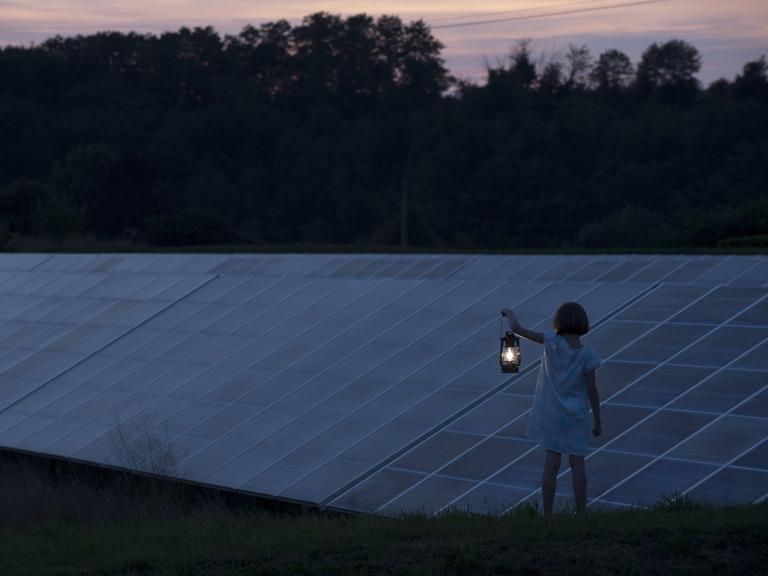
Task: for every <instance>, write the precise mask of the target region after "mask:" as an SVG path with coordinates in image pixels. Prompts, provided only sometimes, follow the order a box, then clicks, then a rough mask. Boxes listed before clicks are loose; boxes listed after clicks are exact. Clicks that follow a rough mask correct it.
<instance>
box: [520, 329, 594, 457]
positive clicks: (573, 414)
mask: <svg viewBox="0 0 768 576" xmlns="http://www.w3.org/2000/svg"><path fill="white" fill-rule="evenodd" d="M599 365H600V358H599V357H598V355H597V352H595V350H594V349H592V348H590V347H588V346H579V347H577V348H572V347H571V345H570V344H569V343H568V340H567V339H566V338H565V337H564V336H562V335H558V334H555V333H553V332H545V333H544V350H543V355H542V359H541V369H540V370H539V378H538V381H537V383H536V391H535V392H534V398H533V406H532V407H531V415H530V418H529V421H528V429H527V431H526V434H527V436H528V437H530V438H532V439H533V440H536V441H537V442H540V443H541V444H542V445H543V446H545V447H546V448H549V449H550V450H554V451H556V452H560V453H567V454H579V455H584V454H587V451H588V450H587V438H588V437H589V422H588V418H587V416H588V414H589V401H588V396H587V381H586V373H587V372H589V371H590V370H594V369H595V368H597V367H598V366H599Z"/></svg>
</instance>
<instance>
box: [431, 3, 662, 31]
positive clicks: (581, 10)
mask: <svg viewBox="0 0 768 576" xmlns="http://www.w3.org/2000/svg"><path fill="white" fill-rule="evenodd" d="M670 1H671V0H641V1H639V2H624V3H622V4H612V5H610V6H594V7H592V8H577V9H572V10H560V11H559V12H546V13H542V14H529V15H527V16H514V17H510V18H495V19H492V20H478V21H477V22H459V23H457V24H444V25H442V26H431V27H430V28H431V29H432V30H444V29H446V28H462V27H466V26H480V25H484V24H496V23H499V22H512V21H516V20H533V19H536V18H548V17H550V16H566V15H569V14H581V13H584V12H596V11H599V10H612V9H615V8H628V7H631V6H642V5H644V4H659V3H661V2H670Z"/></svg>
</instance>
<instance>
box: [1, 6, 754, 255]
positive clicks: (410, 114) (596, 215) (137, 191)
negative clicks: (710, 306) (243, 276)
mask: <svg viewBox="0 0 768 576" xmlns="http://www.w3.org/2000/svg"><path fill="white" fill-rule="evenodd" d="M442 48H443V45H442V44H441V43H440V42H439V41H438V40H437V39H436V38H435V37H434V36H433V35H432V33H431V31H430V29H429V27H428V26H427V25H426V24H425V23H424V22H423V21H415V22H410V23H408V24H405V23H403V22H402V21H401V19H400V18H398V17H396V16H382V17H379V18H373V17H371V16H368V15H365V14H360V15H355V16H350V17H346V18H344V17H341V16H338V15H333V14H329V13H326V12H319V13H315V14H312V15H309V16H307V17H305V18H304V19H303V21H302V22H301V23H300V24H299V25H291V24H289V23H288V22H287V21H284V20H280V21H276V22H271V23H266V24H263V25H260V26H258V27H254V26H246V27H245V28H243V30H242V31H241V32H240V33H239V34H236V35H224V36H222V35H220V34H218V33H217V32H216V31H215V30H214V29H213V28H211V27H201V28H194V29H189V28H181V29H179V30H178V31H176V32H167V33H163V34H160V35H152V34H138V33H133V32H131V33H119V32H102V33H97V34H93V35H88V36H74V37H60V36H56V37H53V38H50V39H48V40H46V41H44V42H42V43H41V44H39V45H31V46H6V47H4V48H2V49H0V127H1V128H2V129H1V130H0V244H5V245H7V246H13V245H14V242H17V243H18V241H19V239H24V238H33V237H43V238H50V239H53V240H61V239H64V238H69V237H84V236H87V237H94V238H97V239H105V240H108V239H131V240H135V241H136V242H138V243H147V244H152V245H167V246H171V245H194V244H227V243H238V244H242V243H254V244H290V243H303V244H356V245H366V244H369V245H370V244H377V245H386V244H391V245H396V244H398V243H399V242H400V234H401V213H402V212H403V210H402V209H401V208H402V206H401V201H402V200H403V199H404V198H407V204H406V206H405V208H406V209H405V211H404V212H406V213H407V232H408V237H409V240H410V242H411V244H413V245H416V246H422V247H433V248H477V249H507V248H526V247H554V248H563V247H596V248H601V247H613V248H616V247H619V248H628V249H630V248H635V247H649V248H653V247H694V246H701V247H713V246H725V247H730V246H741V245H745V246H755V245H763V246H764V245H767V244H768V236H767V235H766V231H768V196H766V194H765V191H766V190H768V162H766V158H768V64H767V63H766V59H765V57H761V58H759V59H757V60H754V61H751V62H747V63H746V64H744V67H743V69H742V70H741V71H740V73H739V74H738V75H737V76H736V77H735V79H734V80H732V81H730V80H726V79H721V80H717V81H715V82H713V83H711V84H710V85H709V86H706V87H704V86H702V84H701V83H700V81H699V80H698V79H697V78H696V74H697V73H698V72H699V70H700V67H701V56H700V54H699V52H698V50H697V49H696V48H695V47H694V46H692V45H691V44H689V43H688V42H686V41H684V40H681V39H674V40H670V41H667V42H664V43H654V44H652V45H650V46H649V47H648V48H647V49H646V50H645V51H644V52H643V53H642V56H641V58H640V60H639V61H638V62H632V60H631V59H630V58H629V57H628V56H627V55H626V54H624V53H623V52H621V51H619V50H607V51H605V52H603V53H601V54H599V55H592V54H591V53H590V51H589V49H588V48H587V47H586V46H570V48H569V49H568V50H566V51H565V52H564V53H562V54H536V53H534V52H533V51H532V50H531V47H530V42H528V41H519V42H517V43H515V44H514V45H513V46H511V49H510V53H509V56H508V58H507V59H506V60H505V61H503V62H498V63H497V64H495V65H490V64H487V65H486V70H485V72H486V78H485V81H484V82H483V83H473V82H471V81H468V80H466V79H461V78H456V77H454V76H452V75H451V74H450V73H449V71H448V70H447V68H446V67H445V62H444V60H443V58H442V57H441V50H442Z"/></svg>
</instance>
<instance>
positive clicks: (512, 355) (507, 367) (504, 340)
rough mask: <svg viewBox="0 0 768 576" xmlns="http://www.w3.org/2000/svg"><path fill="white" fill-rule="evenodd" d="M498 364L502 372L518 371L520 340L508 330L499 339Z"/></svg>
mask: <svg viewBox="0 0 768 576" xmlns="http://www.w3.org/2000/svg"><path fill="white" fill-rule="evenodd" d="M499 364H500V365H501V371H502V372H519V371H520V338H518V337H517V336H515V333H514V332H510V331H509V330H507V333H506V334H504V336H502V337H501V346H500V351H499Z"/></svg>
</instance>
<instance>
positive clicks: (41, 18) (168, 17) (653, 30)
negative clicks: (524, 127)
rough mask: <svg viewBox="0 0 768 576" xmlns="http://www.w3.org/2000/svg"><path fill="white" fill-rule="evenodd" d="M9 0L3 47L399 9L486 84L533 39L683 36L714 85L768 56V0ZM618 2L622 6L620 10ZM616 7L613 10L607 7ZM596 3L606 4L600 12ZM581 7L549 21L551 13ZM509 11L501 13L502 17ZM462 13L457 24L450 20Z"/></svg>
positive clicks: (1, 13) (544, 53)
mask: <svg viewBox="0 0 768 576" xmlns="http://www.w3.org/2000/svg"><path fill="white" fill-rule="evenodd" d="M632 2H633V0H513V1H503V0H491V1H489V2H487V3H482V4H481V3H478V2H471V1H469V0H392V1H388V2H381V1H369V2H365V1H363V2H352V1H349V0H324V1H314V0H301V1H291V0H0V45H8V44H22V45H29V44H30V43H37V42H41V41H42V40H44V39H45V38H48V37H50V36H53V35H56V34H60V35H63V36H69V35H75V34H89V33H93V32H97V31H101V30H120V31H126V32H127V31H130V30H133V31H137V32H152V33H160V32H163V31H167V30H177V29H178V28H180V27H181V26H189V27H192V26H206V25H211V26H213V27H214V28H216V30H217V31H219V32H220V33H222V34H233V33H237V32H238V31H239V30H241V29H242V27H243V26H245V25H246V24H249V23H250V24H254V25H258V24H261V23H264V22H269V21H274V20H278V19H282V18H284V19H287V20H289V21H291V22H292V23H297V24H298V23H299V22H300V21H301V18H302V17H303V16H306V15H307V14H311V13H314V12H319V11H326V12H332V13H335V14H341V15H344V16H348V15H352V14H360V13H367V14H370V15H372V16H379V15H382V14H391V15H398V16H400V17H401V18H402V19H403V20H404V21H405V22H410V21H412V20H416V19H423V20H425V21H426V22H427V23H428V24H430V25H431V26H432V30H433V34H434V35H435V36H436V37H437V38H438V39H439V40H440V41H441V42H442V43H443V44H444V46H445V47H444V48H443V51H442V55H443V57H444V58H445V61H446V65H447V67H448V68H449V70H450V71H451V73H452V74H454V75H456V76H458V77H460V78H464V79H467V80H471V81H474V82H482V81H483V79H484V77H485V73H484V70H485V64H486V63H490V64H491V65H496V64H497V63H498V62H500V61H503V60H504V59H505V58H506V56H507V55H508V54H509V52H510V50H511V49H512V47H513V46H514V45H515V44H516V43H517V42H518V41H519V40H521V39H525V38H528V39H531V41H532V44H531V46H532V49H533V50H534V52H535V53H536V54H537V55H538V56H539V57H540V58H541V59H549V58H553V57H557V56H558V55H561V56H562V55H563V54H564V53H565V52H566V51H567V50H568V47H569V45H571V44H574V45H583V44H586V45H587V46H588V47H589V48H590V51H591V53H592V54H593V56H594V57H596V56H598V55H599V54H600V53H601V52H602V51H604V50H607V49H610V48H616V49H619V50H622V51H624V52H626V53H627V54H628V55H629V56H630V57H631V58H632V60H633V61H635V62H637V61H638V60H639V58H640V55H641V54H642V52H643V50H644V49H645V48H647V47H648V46H649V45H650V44H651V43H653V42H665V41H667V40H669V39H672V38H682V39H684V40H686V41H688V42H690V43H692V44H693V45H694V46H696V47H697V48H698V49H699V51H700V53H701V56H702V69H701V72H700V73H699V75H698V77H699V79H700V80H701V81H702V82H703V83H704V84H705V85H706V84H708V83H709V82H711V81H713V80H716V79H717V78H722V77H724V78H728V79H733V77H734V76H735V75H736V74H737V73H739V72H740V71H741V68H742V66H743V65H744V63H745V62H747V61H750V60H755V59H757V58H759V57H760V56H761V55H764V54H765V55H768V0H731V1H730V2H723V1H722V0H660V1H658V2H655V3H645V4H636V5H624V6H617V5H621V4H630V3H632ZM612 6H613V7H612ZM606 7H612V8H606ZM593 8H600V9H599V10H593ZM573 10H581V12H577V13H570V14H561V15H556V16H548V17H541V18H529V17H530V16H536V15H541V14H545V13H553V12H562V11H573ZM500 12H501V13H502V14H498V13H500ZM457 17H462V18H460V19H456V20H450V18H457ZM502 18H507V19H510V18H513V20H507V21H501V22H495V23H491V24H485V25H474V26H462V27H453V28H440V26H446V25H448V24H456V23H459V22H470V21H476V20H489V19H502Z"/></svg>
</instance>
